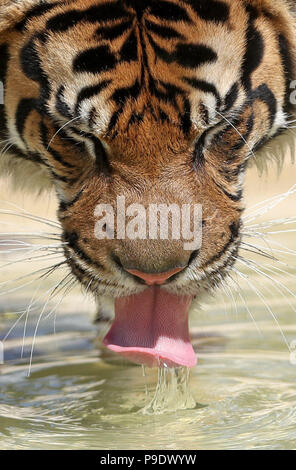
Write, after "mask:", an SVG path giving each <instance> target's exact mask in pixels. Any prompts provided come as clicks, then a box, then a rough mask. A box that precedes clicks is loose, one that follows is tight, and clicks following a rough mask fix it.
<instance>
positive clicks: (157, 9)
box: [149, 1, 191, 23]
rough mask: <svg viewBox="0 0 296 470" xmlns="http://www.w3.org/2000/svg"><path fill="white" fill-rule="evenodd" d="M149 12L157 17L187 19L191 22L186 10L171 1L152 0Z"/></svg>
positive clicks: (173, 19) (169, 19) (177, 19)
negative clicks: (155, 0)
mask: <svg viewBox="0 0 296 470" xmlns="http://www.w3.org/2000/svg"><path fill="white" fill-rule="evenodd" d="M149 13H150V14H151V15H153V16H156V17H157V18H161V19H162V20H168V21H186V22H187V23H191V20H190V18H189V16H188V13H187V12H186V10H185V9H184V8H182V7H180V6H179V5H177V4H176V3H173V2H169V1H157V2H151V6H150V11H149Z"/></svg>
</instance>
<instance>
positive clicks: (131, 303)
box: [104, 286, 197, 367]
mask: <svg viewBox="0 0 296 470" xmlns="http://www.w3.org/2000/svg"><path fill="white" fill-rule="evenodd" d="M191 302H192V297H189V296H183V297H180V296H177V295H172V294H169V293H168V292H166V291H164V290H163V289H161V288H159V287H157V286H153V287H149V288H148V289H146V290H145V291H144V292H142V293H140V294H137V295H131V296H129V297H124V298H118V299H116V300H115V319H114V322H113V325H112V327H111V329H110V331H109V333H108V334H107V336H106V337H105V338H104V344H105V346H107V348H108V349H111V350H112V351H115V352H116V353H118V354H121V355H122V356H124V357H126V358H127V359H129V360H131V361H133V362H136V363H137V364H144V365H146V366H148V367H153V366H158V365H159V364H160V363H165V364H166V365H167V366H169V367H173V366H187V367H194V366H195V365H196V362H197V361H196V356H195V353H194V351H193V348H192V345H191V343H190V339H189V331H188V310H189V307H190V305H191Z"/></svg>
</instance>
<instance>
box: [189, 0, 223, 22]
mask: <svg viewBox="0 0 296 470" xmlns="http://www.w3.org/2000/svg"><path fill="white" fill-rule="evenodd" d="M185 1H186V3H188V4H189V5H190V6H191V8H192V9H193V10H194V12H195V13H196V14H197V15H198V16H199V17H200V18H202V19H203V20H205V21H214V22H215V23H225V22H226V21H228V19H229V5H227V4H226V3H224V2H221V1H218V0H198V1H197V0H185Z"/></svg>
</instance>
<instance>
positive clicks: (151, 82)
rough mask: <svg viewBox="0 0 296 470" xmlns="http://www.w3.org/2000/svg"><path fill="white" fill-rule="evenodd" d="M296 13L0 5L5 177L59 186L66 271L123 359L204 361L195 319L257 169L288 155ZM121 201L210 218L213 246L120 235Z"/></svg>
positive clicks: (264, 5) (156, 3)
mask: <svg viewBox="0 0 296 470" xmlns="http://www.w3.org/2000/svg"><path fill="white" fill-rule="evenodd" d="M295 13H296V9H295V5H294V2H293V1H292V0H291V1H288V0H1V1H0V80H1V83H2V84H3V95H4V99H3V104H2V105H1V116H0V138H1V141H2V142H3V143H2V144H1V145H2V150H3V148H4V144H5V143H6V146H5V151H3V152H2V154H1V155H0V170H1V174H2V175H9V178H10V180H11V181H12V183H13V184H14V185H15V187H16V188H17V189H20V188H21V190H24V191H25V190H27V189H28V190H31V191H33V192H34V194H36V195H38V194H39V193H40V191H45V190H48V189H50V188H54V190H55V192H56V194H57V197H58V208H57V217H58V220H59V222H60V224H61V227H62V241H63V246H64V255H65V259H66V262H67V265H68V267H69V269H70V271H71V273H72V274H73V276H74V278H75V279H77V280H78V282H79V283H80V284H81V285H82V286H83V287H84V288H85V289H86V290H88V291H89V292H91V293H92V294H93V296H94V298H95V299H96V301H97V304H98V312H99V314H98V317H99V318H101V319H105V320H106V319H107V320H108V321H109V320H110V322H111V326H110V329H109V332H108V333H107V335H106V336H105V338H104V339H103V343H104V345H105V346H106V347H107V348H108V349H109V350H111V351H113V352H114V353H117V354H118V355H119V356H122V357H124V358H126V359H128V360H130V361H133V362H135V363H137V364H144V365H147V366H151V367H152V366H155V365H159V364H164V365H166V366H169V367H175V366H176V367H177V366H184V367H193V366H194V365H195V364H196V354H195V352H194V350H193V348H192V344H191V340H190V332H189V328H188V318H189V315H190V312H192V311H193V310H194V309H195V308H196V306H197V305H199V303H200V302H201V301H203V299H206V298H207V297H209V296H210V295H212V294H213V293H214V291H216V290H217V289H219V288H220V286H221V285H222V283H223V281H224V280H225V279H226V278H227V277H228V276H229V273H230V272H231V270H232V269H233V266H234V263H235V260H236V255H237V253H238V251H239V249H240V246H241V241H242V231H243V222H242V217H243V213H244V210H245V203H244V180H245V175H246V172H247V171H248V168H249V167H250V166H251V165H253V164H255V165H257V166H258V168H261V169H262V168H268V167H269V165H270V161H271V157H272V156H274V157H275V158H278V159H280V158H281V155H283V154H285V153H286V149H287V147H288V146H289V145H290V141H291V138H290V139H289V135H288V132H287V130H288V129H289V127H290V124H291V122H293V117H294V116H295V106H294V105H295V102H294V101H295V100H293V99H292V98H291V97H292V95H293V94H292V91H293V90H292V88H293V86H294V85H296V82H295V78H296V74H295V65H296V35H295V24H296V19H295ZM293 84H294V85H293ZM7 142H8V143H9V146H8V147H7ZM255 190H256V188H254V191H255ZM36 197H38V196H36ZM118 198H124V201H125V204H126V207H127V206H128V207H131V206H132V207H133V208H134V209H135V208H136V207H139V206H141V207H144V208H145V209H147V210H148V207H151V205H154V206H155V205H156V206H158V205H163V206H165V207H168V208H170V207H171V206H172V205H173V206H174V207H196V206H198V207H201V208H202V215H200V229H201V230H202V242H201V243H200V245H198V246H192V247H191V248H190V249H188V247H187V248H186V249H185V243H184V242H185V235H184V234H182V236H180V237H179V238H177V237H175V238H174V237H168V238H167V239H161V238H160V237H146V238H145V237H142V236H140V235H139V236H135V237H134V239H132V238H128V237H126V236H122V234H121V235H120V234H118V233H117V234H116V235H119V236H115V235H114V230H113V232H112V228H114V227H112V221H111V222H109V219H107V218H105V219H104V217H106V211H108V208H109V207H110V206H111V207H114V208H115V209H114V211H115V212H114V214H115V217H120V211H119V209H118V207H117V206H116V203H117V201H118ZM98 207H101V208H102V207H103V208H105V212H101V213H100V214H101V218H98V214H99V211H98V209H97V208H98ZM131 214H132V212H131V213H130V215H131ZM135 214H136V212H135ZM192 217H193V216H192V214H191V215H190V216H189V219H190V222H191V219H192ZM168 219H169V221H172V214H171V213H169V214H168ZM102 220H105V222H104V223H103V222H101V228H102V229H104V230H105V232H104V233H105V235H104V234H103V236H98V235H97V234H96V227H97V224H98V223H100V221H102ZM106 220H107V221H108V223H107V222H106ZM129 220H130V219H129ZM108 230H109V231H108ZM111 232H112V233H113V237H112V236H109V235H110V233H111Z"/></svg>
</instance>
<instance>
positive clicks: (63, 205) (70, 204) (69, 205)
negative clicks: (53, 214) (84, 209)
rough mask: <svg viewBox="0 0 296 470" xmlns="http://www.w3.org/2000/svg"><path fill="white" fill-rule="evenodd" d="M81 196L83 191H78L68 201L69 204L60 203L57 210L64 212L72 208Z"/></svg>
mask: <svg viewBox="0 0 296 470" xmlns="http://www.w3.org/2000/svg"><path fill="white" fill-rule="evenodd" d="M82 194H83V189H82V190H81V191H79V192H78V193H77V194H76V196H75V197H74V198H73V199H72V200H71V201H69V202H65V201H61V202H60V206H59V210H60V211H61V212H65V211H66V210H67V209H69V208H70V207H72V206H74V204H75V203H76V202H78V201H79V199H80V198H81V196H82Z"/></svg>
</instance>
